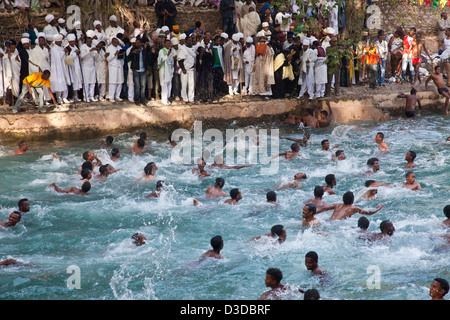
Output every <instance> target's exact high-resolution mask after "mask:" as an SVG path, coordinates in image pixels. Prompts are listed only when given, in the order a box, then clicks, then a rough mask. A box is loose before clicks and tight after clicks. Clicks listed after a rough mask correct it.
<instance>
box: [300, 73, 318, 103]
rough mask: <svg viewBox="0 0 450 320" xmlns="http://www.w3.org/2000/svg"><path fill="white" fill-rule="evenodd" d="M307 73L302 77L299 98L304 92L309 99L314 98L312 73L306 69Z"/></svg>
mask: <svg viewBox="0 0 450 320" xmlns="http://www.w3.org/2000/svg"><path fill="white" fill-rule="evenodd" d="M307 70H308V72H307V73H306V74H304V75H303V78H302V80H303V82H302V83H303V84H302V89H301V90H300V94H299V95H298V96H299V97H302V96H303V95H304V94H305V92H306V91H308V95H309V97H314V71H312V72H311V70H310V69H309V68H308V69H307Z"/></svg>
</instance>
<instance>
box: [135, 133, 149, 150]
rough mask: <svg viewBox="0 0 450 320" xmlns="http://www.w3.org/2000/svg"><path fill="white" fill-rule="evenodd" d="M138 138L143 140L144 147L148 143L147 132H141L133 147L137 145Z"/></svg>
mask: <svg viewBox="0 0 450 320" xmlns="http://www.w3.org/2000/svg"><path fill="white" fill-rule="evenodd" d="M139 139H142V140H144V147H145V146H147V145H148V143H147V132H141V133H140V134H139V138H138V139H137V140H136V141H135V142H134V145H133V149H134V148H136V147H137V144H138V141H139Z"/></svg>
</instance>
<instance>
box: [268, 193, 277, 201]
mask: <svg viewBox="0 0 450 320" xmlns="http://www.w3.org/2000/svg"><path fill="white" fill-rule="evenodd" d="M266 199H267V201H268V202H276V201H277V194H276V193H275V191H269V192H267V194H266Z"/></svg>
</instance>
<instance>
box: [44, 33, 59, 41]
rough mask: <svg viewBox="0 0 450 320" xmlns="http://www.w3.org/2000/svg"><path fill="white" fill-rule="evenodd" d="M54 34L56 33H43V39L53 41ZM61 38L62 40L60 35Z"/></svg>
mask: <svg viewBox="0 0 450 320" xmlns="http://www.w3.org/2000/svg"><path fill="white" fill-rule="evenodd" d="M55 36H56V34H55V35H53V34H46V35H45V40H47V41H54V40H55V39H54V38H55ZM61 40H62V36H61Z"/></svg>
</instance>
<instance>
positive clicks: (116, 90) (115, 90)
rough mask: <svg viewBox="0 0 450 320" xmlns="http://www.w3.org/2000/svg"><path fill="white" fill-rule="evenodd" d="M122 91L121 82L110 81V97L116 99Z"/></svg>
mask: <svg viewBox="0 0 450 320" xmlns="http://www.w3.org/2000/svg"><path fill="white" fill-rule="evenodd" d="M120 91H122V84H121V83H110V84H109V87H108V99H109V100H115V99H118V98H120Z"/></svg>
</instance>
